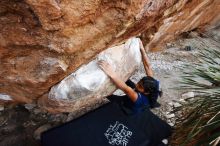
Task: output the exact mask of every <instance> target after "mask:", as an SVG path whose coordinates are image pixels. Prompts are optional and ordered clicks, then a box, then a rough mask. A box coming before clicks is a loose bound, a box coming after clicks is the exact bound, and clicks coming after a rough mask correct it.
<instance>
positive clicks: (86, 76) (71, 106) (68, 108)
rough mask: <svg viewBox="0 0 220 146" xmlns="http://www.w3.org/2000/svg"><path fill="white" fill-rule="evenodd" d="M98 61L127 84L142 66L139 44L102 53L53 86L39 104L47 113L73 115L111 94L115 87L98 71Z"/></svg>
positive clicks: (129, 41)
mask: <svg viewBox="0 0 220 146" xmlns="http://www.w3.org/2000/svg"><path fill="white" fill-rule="evenodd" d="M98 60H105V61H107V62H108V63H109V64H111V65H112V67H113V69H114V71H115V72H116V73H117V74H118V75H119V77H120V78H121V79H122V80H123V81H126V80H127V79H128V78H129V77H130V76H131V75H132V74H133V73H134V71H136V70H137V69H138V68H139V66H140V65H141V53H140V46H139V41H138V39H137V38H133V39H129V40H128V41H127V42H126V43H125V44H122V45H119V46H115V47H112V48H109V49H107V50H105V51H103V52H101V53H100V54H99V55H98V56H97V58H96V59H94V60H93V61H91V62H89V63H88V64H86V65H83V66H81V67H80V68H79V69H78V70H77V71H75V72H74V73H72V74H71V75H69V76H67V77H66V78H65V79H63V80H62V81H61V82H60V83H59V84H57V85H56V86H53V87H52V88H51V90H50V92H49V95H45V96H44V97H43V98H40V100H39V103H40V105H41V106H42V107H43V108H45V109H47V110H48V111H50V112H76V111H77V110H80V109H82V108H86V107H88V106H89V105H94V104H95V103H97V102H100V100H104V99H103V98H104V97H106V96H108V95H110V94H112V93H113V92H114V91H115V90H116V89H117V88H116V86H115V85H114V84H113V83H112V81H111V80H110V78H109V77H108V76H107V75H106V74H105V73H104V72H103V71H102V70H101V69H100V68H99V66H98V65H97V61H98Z"/></svg>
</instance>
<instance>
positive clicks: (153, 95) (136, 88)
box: [98, 41, 162, 113]
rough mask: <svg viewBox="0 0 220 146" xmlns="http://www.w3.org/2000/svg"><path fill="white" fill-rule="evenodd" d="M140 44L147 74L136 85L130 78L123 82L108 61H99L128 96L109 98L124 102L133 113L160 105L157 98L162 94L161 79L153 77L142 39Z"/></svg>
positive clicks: (102, 67) (101, 66) (100, 65)
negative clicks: (160, 88)
mask: <svg viewBox="0 0 220 146" xmlns="http://www.w3.org/2000/svg"><path fill="white" fill-rule="evenodd" d="M139 45H140V52H141V55H142V61H143V65H144V69H145V72H146V75H147V76H145V77H143V78H142V79H141V80H140V81H139V82H138V83H137V84H136V85H135V84H134V83H133V82H131V81H130V80H128V81H127V82H126V83H125V82H123V81H122V80H121V79H120V77H119V76H118V75H117V73H116V72H115V71H113V69H112V66H111V65H110V64H108V63H107V62H105V61H99V62H98V65H99V67H100V68H101V69H102V70H103V71H104V72H105V73H106V74H107V75H108V76H109V77H110V79H111V80H112V81H113V83H114V84H115V85H116V86H117V87H118V88H119V89H121V90H122V91H123V92H124V93H125V94H126V96H116V95H111V96H109V97H108V99H109V100H110V101H117V102H119V103H122V104H123V106H124V107H126V108H125V109H130V110H131V111H132V112H133V113H138V112H140V111H142V110H143V109H146V108H154V107H157V106H158V105H159V103H157V98H158V96H161V94H162V92H161V91H160V90H159V81H157V80H156V79H154V78H153V71H152V69H151V66H150V63H149V59H148V57H147V55H146V54H145V50H144V47H143V44H142V42H141V41H139Z"/></svg>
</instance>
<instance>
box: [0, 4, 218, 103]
mask: <svg viewBox="0 0 220 146" xmlns="http://www.w3.org/2000/svg"><path fill="white" fill-rule="evenodd" d="M219 5H220V1H219V0H120V1H118V0H1V1H0V101H1V102H6V103H7V102H17V103H31V102H33V101H36V100H37V99H39V98H41V97H42V96H43V95H45V94H46V93H48V92H49V90H50V88H51V87H52V86H54V85H55V84H57V83H58V82H60V81H61V80H62V79H64V78H65V77H66V76H68V75H69V74H71V73H72V72H74V71H75V70H77V69H78V68H79V67H80V66H81V65H83V64H86V63H88V62H89V61H91V60H92V59H94V58H95V57H96V55H97V54H98V53H100V52H101V51H103V50H105V49H107V48H109V47H111V46H114V45H117V44H119V43H122V42H125V41H126V40H127V39H128V38H130V37H132V36H136V35H139V34H140V33H143V35H142V38H144V42H145V44H146V48H149V49H151V50H155V49H158V48H160V46H161V44H163V43H165V42H167V41H170V40H172V39H174V38H176V37H177V36H178V35H179V34H181V33H182V32H186V31H190V30H193V29H195V28H200V29H201V30H203V29H205V28H207V27H210V26H215V25H216V23H217V22H219V18H220V16H219V13H220V8H219Z"/></svg>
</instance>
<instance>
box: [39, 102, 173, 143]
mask: <svg viewBox="0 0 220 146" xmlns="http://www.w3.org/2000/svg"><path fill="white" fill-rule="evenodd" d="M170 134H171V127H170V126H169V125H168V124H167V123H166V122H164V121H162V120H161V119H160V118H158V117H157V116H156V115H154V114H153V113H152V112H151V111H150V110H148V109H147V110H144V111H143V112H141V113H138V114H133V115H128V114H126V113H124V112H123V110H121V108H120V106H119V105H118V104H116V103H114V102H113V103H108V104H106V105H104V106H102V107H100V108H98V109H96V110H94V111H92V112H90V113H88V114H86V115H84V116H82V117H80V118H78V119H75V120H72V121H70V122H68V123H66V124H63V125H61V126H58V127H55V128H52V129H50V130H48V131H46V132H44V133H43V134H42V135H41V143H42V146H159V145H161V144H162V143H161V141H162V140H163V139H164V138H167V137H168V136H169V135H170Z"/></svg>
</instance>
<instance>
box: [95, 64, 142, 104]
mask: <svg viewBox="0 0 220 146" xmlns="http://www.w3.org/2000/svg"><path fill="white" fill-rule="evenodd" d="M98 65H99V66H100V68H101V69H102V70H103V71H104V72H105V73H106V74H107V75H108V76H109V77H110V78H111V80H112V81H113V82H114V84H115V85H116V86H117V87H118V88H119V89H121V90H122V91H124V93H125V94H126V95H128V97H129V98H130V99H131V100H132V101H133V102H135V101H136V100H137V97H138V95H137V93H136V92H135V91H134V90H133V89H132V88H131V87H129V86H127V85H126V84H125V83H124V82H123V81H122V80H121V79H120V78H119V76H118V75H117V74H116V72H114V71H113V69H112V67H111V65H110V64H108V63H107V62H105V61H99V62H98Z"/></svg>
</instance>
